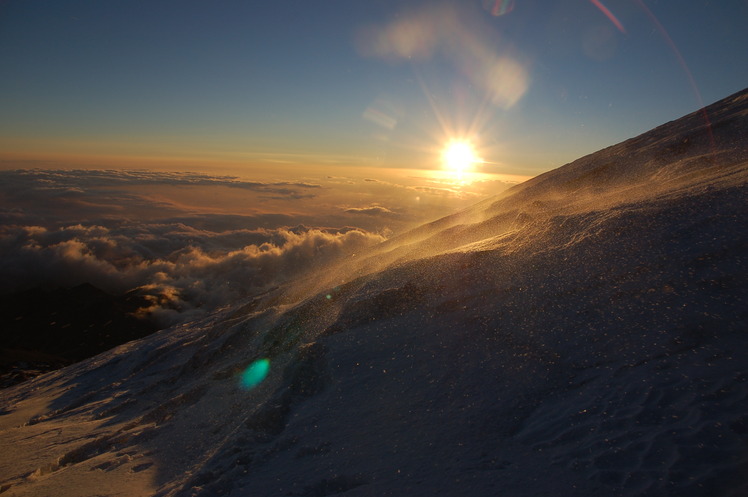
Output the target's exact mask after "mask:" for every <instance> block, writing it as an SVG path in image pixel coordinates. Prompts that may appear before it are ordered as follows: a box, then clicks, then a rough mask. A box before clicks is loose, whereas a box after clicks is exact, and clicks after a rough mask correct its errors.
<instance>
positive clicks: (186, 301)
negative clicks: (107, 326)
mask: <svg viewBox="0 0 748 497" xmlns="http://www.w3.org/2000/svg"><path fill="white" fill-rule="evenodd" d="M424 174H425V173H424ZM383 177H385V176H383ZM508 186H509V185H508V184H507V183H502V182H501V181H498V180H491V181H487V182H485V183H482V184H479V183H475V184H474V185H473V186H472V188H473V190H470V189H467V188H463V189H460V188H459V187H458V186H456V185H454V184H450V183H449V182H447V181H446V180H445V179H443V178H442V179H438V178H430V177H427V176H422V177H421V176H408V175H406V176H403V175H400V176H393V177H392V178H389V179H388V180H384V179H376V180H375V179H372V178H370V177H368V176H361V177H359V178H356V177H333V176H326V177H323V178H321V179H320V180H319V181H317V180H314V181H312V180H308V179H303V180H298V181H296V180H294V181H270V182H258V181H247V180H244V179H240V178H237V177H233V176H216V175H207V174H198V173H174V172H159V171H126V170H122V171H121V170H39V169H36V170H15V171H2V170H0V293H8V292H13V291H18V290H24V289H29V288H35V287H43V288H48V289H53V288H58V287H71V286H74V285H78V284H81V283H90V284H93V285H94V286H97V287H99V288H101V289H103V290H106V291H108V292H111V293H115V294H121V293H124V292H128V291H131V290H133V289H139V291H141V292H146V293H147V294H148V295H149V296H150V297H149V298H150V299H151V302H152V305H151V307H150V308H149V309H148V310H147V312H151V313H153V314H155V315H157V316H160V317H163V318H164V319H165V320H166V321H167V322H173V321H175V320H177V319H184V318H186V317H189V316H191V315H193V314H195V313H198V312H202V311H204V310H206V309H211V308H214V307H216V306H220V305H224V304H226V303H229V302H231V301H233V300H235V299H238V298H242V297H245V296H248V295H252V294H255V293H258V292H262V291H264V290H265V289H267V288H270V287H273V286H275V285H278V284H280V283H282V282H284V281H286V280H288V279H289V278H295V277H298V276H300V275H302V274H304V273H305V272H306V271H308V270H310V269H311V268H315V267H319V266H322V265H324V264H328V263H330V262H332V261H333V260H335V259H338V258H342V257H347V256H350V255H351V254H354V253H357V252H359V251H361V250H362V249H363V248H364V247H367V246H370V245H373V244H376V243H379V242H381V241H383V240H384V239H385V237H386V236H389V235H390V234H392V233H396V232H401V231H402V230H405V229H407V228H409V227H413V226H415V225H418V224H420V223H422V222H425V221H428V220H432V219H434V218H437V217H440V216H443V215H445V214H448V213H451V212H453V211H454V210H456V209H458V208H460V207H464V206H466V205H468V204H469V203H472V202H474V201H475V200H477V199H478V198H480V197H481V196H484V195H486V193H485V192H486V190H487V189H490V188H495V189H498V190H499V191H501V190H503V189H505V188H506V187H508ZM481 189H482V190H481ZM481 191H482V193H481Z"/></svg>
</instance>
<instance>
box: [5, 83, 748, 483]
mask: <svg viewBox="0 0 748 497" xmlns="http://www.w3.org/2000/svg"><path fill="white" fill-rule="evenodd" d="M708 116H709V118H710V121H711V128H708V127H707V125H706V124H705V121H704V119H703V115H702V114H701V113H695V114H693V115H690V116H687V117H685V118H683V119H681V120H678V121H675V122H672V123H668V124H667V125H664V126H661V127H659V128H657V129H655V130H653V131H651V132H649V133H647V134H645V135H642V136H639V137H636V138H633V139H631V140H628V141H627V142H624V143H621V144H618V145H615V146H613V147H609V148H607V149H605V150H602V151H600V152H598V153H596V154H593V155H590V156H587V157H584V158H582V159H579V160H578V161H576V162H574V163H572V164H569V165H567V166H564V167H562V168H560V169H558V170H555V171H552V172H550V173H547V174H545V175H542V176H539V177H537V178H535V179H533V180H531V181H529V182H527V183H525V184H523V185H519V186H518V187H515V188H514V189H512V190H509V191H508V192H507V193H505V194H502V195H501V196H499V197H497V198H494V199H491V200H489V201H485V202H482V203H481V204H478V205H476V206H474V207H473V208H470V209H468V210H466V211H464V212H460V213H456V214H454V215H453V216H450V217H447V218H444V219H442V220H439V221H436V222H434V223H431V224H429V225H425V226H423V227H421V228H418V229H416V230H413V231H411V232H409V233H406V234H403V235H401V236H398V237H395V238H393V239H391V240H389V241H388V242H386V243H384V244H382V245H379V246H377V247H375V248H374V249H373V250H371V251H370V252H368V253H367V254H361V255H360V257H357V258H356V259H355V260H354V261H353V262H349V263H347V264H345V265H341V266H340V267H338V268H337V269H328V270H326V271H324V272H322V273H318V274H315V275H314V276H312V277H309V278H306V279H304V280H299V281H297V282H295V283H294V284H293V285H290V286H284V287H282V288H279V289H278V290H277V291H275V292H270V293H268V294H265V295H263V296H262V297H259V298H257V299H255V300H253V301H247V302H243V303H241V304H238V305H234V306H231V307H229V308H226V309H223V310H221V311H219V312H216V313H214V314H213V315H211V316H209V317H207V318H204V319H200V320H197V321H193V322H190V323H183V324H181V325H179V326H175V327H173V328H170V329H167V330H164V331H162V332H159V333H157V334H155V335H153V336H150V337H148V338H146V339H143V340H140V341H137V342H131V343H128V344H125V345H122V346H121V347H119V348H117V349H114V350H112V351H109V352H106V353H104V354H101V355H99V356H97V357H94V358H92V359H90V360H87V361H85V362H82V363H79V364H76V365H73V366H71V367H68V368H66V369H63V370H60V371H57V372H54V373H50V374H48V375H45V376H42V377H39V378H37V379H35V380H33V381H30V382H27V383H24V384H21V385H18V386H16V387H14V388H11V389H7V390H4V391H2V392H0V408H1V409H2V411H0V430H2V432H1V433H2V436H1V437H0V444H2V447H0V489H2V491H3V492H4V493H3V494H2V495H3V497H4V496H5V495H14V496H16V495H17V496H21V495H24V496H26V495H35V496H48V495H56V496H62V497H65V496H73V495H87V496H88V495H90V496H93V495H112V496H114V495H119V496H132V495H143V496H145V495H160V496H167V495H169V496H192V495H198V496H213V495H231V496H244V495H297V496H324V495H337V494H344V495H346V496H386V495H392V496H394V495H398V496H400V495H443V496H454V495H511V496H520V497H521V496H530V495H559V496H588V495H626V496H634V495H657V496H659V495H673V496H675V495H677V496H713V495H720V496H721V495H734V496H741V495H746V494H748V476H747V475H748V474H747V473H746V471H745V469H746V467H748V415H746V413H748V409H747V407H748V402H747V399H748V334H747V333H746V331H748V329H747V327H746V317H747V316H746V312H747V311H746V309H748V305H746V303H747V300H748V299H747V298H746V297H747V296H748V284H747V282H746V274H747V273H748V271H747V270H748V267H747V266H746V255H747V254H748V216H746V214H748V212H747V211H748V209H747V207H748V205H747V203H746V198H748V187H747V184H746V183H747V181H748V145H747V144H746V142H745V140H746V138H745V137H746V136H748V126H746V116H748V94H746V93H741V94H738V95H735V96H733V97H730V98H728V99H726V100H725V101H722V102H720V103H717V104H715V105H714V106H712V107H710V108H709V109H708ZM709 129H711V131H712V132H713V138H714V140H713V141H712V138H711V137H710V136H709V132H708V131H709ZM257 358H261V362H255V361H257V360H258V359H257ZM262 361H268V362H267V363H265V362H262ZM270 364H272V367H270V368H267V370H266V366H267V365H270ZM263 372H265V373H267V374H266V376H264V378H261V379H260V381H257V379H258V378H260V377H262V376H263V375H262V374H259V373H263ZM255 373H258V374H257V376H255ZM245 376H246V377H248V384H244V378H245ZM248 385H252V388H247V386H248Z"/></svg>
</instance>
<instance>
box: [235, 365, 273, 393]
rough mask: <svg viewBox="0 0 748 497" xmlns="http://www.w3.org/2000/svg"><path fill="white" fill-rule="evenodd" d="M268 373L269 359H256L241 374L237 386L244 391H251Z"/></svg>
mask: <svg viewBox="0 0 748 497" xmlns="http://www.w3.org/2000/svg"><path fill="white" fill-rule="evenodd" d="M269 371H270V359H257V360H256V361H254V362H253V363H252V364H250V365H249V366H247V369H245V370H244V372H242V374H241V377H240V379H239V385H240V386H241V387H242V388H243V389H245V390H251V389H253V388H254V387H256V386H257V385H259V384H260V383H262V380H264V379H265V377H266V376H267V375H268V372H269Z"/></svg>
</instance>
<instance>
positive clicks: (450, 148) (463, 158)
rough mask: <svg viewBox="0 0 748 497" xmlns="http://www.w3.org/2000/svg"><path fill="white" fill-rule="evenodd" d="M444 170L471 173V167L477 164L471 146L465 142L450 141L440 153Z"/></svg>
mask: <svg viewBox="0 0 748 497" xmlns="http://www.w3.org/2000/svg"><path fill="white" fill-rule="evenodd" d="M442 160H443V162H444V168H445V169H446V170H448V171H452V172H454V173H463V172H467V171H471V170H472V169H473V165H474V164H475V163H476V162H479V159H478V157H476V155H475V150H474V149H473V146H472V145H471V144H470V143H469V142H466V141H451V142H449V143H448V144H447V146H446V147H445V148H444V151H443V152H442Z"/></svg>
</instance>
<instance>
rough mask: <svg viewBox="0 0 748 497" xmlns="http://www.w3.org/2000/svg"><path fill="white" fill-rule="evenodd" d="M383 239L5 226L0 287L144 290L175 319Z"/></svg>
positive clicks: (312, 231)
mask: <svg viewBox="0 0 748 497" xmlns="http://www.w3.org/2000/svg"><path fill="white" fill-rule="evenodd" d="M383 239H384V238H383V237H382V236H381V235H377V234H374V233H369V232H366V231H364V230H361V229H356V228H347V229H337V230H336V229H324V228H308V227H305V226H298V227H296V228H280V229H273V230H265V229H259V230H234V231H227V232H223V233H214V232H208V231H201V230H197V229H195V228H191V227H189V226H185V225H179V224H176V225H141V226H124V227H122V228H119V229H109V228H105V227H103V226H84V225H73V226H68V227H65V228H59V229H51V230H50V229H46V228H44V227H40V226H20V227H19V226H15V227H0V253H2V254H3V257H2V259H1V260H0V281H2V283H0V285H1V286H0V291H2V292H9V291H14V290H20V289H24V288H33V287H48V288H55V287H62V286H72V285H77V284H80V283H84V282H89V283H91V284H93V285H95V286H97V287H99V288H102V289H104V290H107V291H109V292H113V293H123V292H126V291H128V290H132V289H134V288H139V289H141V291H143V292H145V293H147V294H148V295H150V296H151V297H150V298H151V300H152V302H153V306H152V308H151V309H149V310H148V312H153V313H155V314H156V315H158V316H161V317H163V318H166V319H167V320H173V319H174V318H177V317H179V318H184V317H185V316H188V315H190V314H192V313H194V312H199V311H200V310H202V309H207V308H214V307H216V306H219V305H222V304H225V303H227V302H230V301H233V300H235V299H237V298H241V297H245V296H247V295H250V294H252V293H256V292H259V291H262V290H265V289H267V288H269V287H272V286H274V285H277V284H279V283H281V282H283V281H285V280H286V279H288V278H292V277H297V276H299V275H302V274H304V273H305V272H306V271H308V270H310V269H312V268H315V267H319V266H321V265H324V264H326V263H329V262H331V261H332V260H334V259H337V258H340V257H344V256H346V255H350V254H352V253H355V252H356V251H360V250H361V249H363V248H364V247H366V246H369V245H371V244H374V243H378V242H381V241H383ZM185 313H187V314H185Z"/></svg>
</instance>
